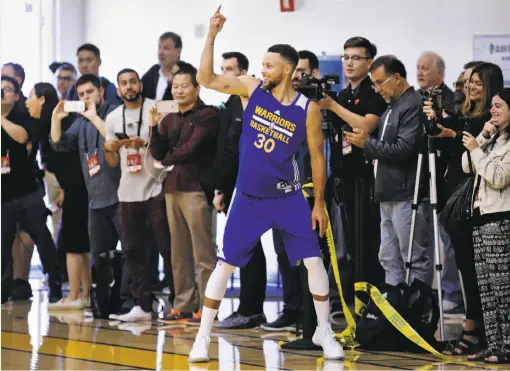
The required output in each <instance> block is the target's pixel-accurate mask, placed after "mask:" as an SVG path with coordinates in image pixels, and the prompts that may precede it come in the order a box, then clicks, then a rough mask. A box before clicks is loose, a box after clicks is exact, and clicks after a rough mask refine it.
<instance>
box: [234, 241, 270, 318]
mask: <svg viewBox="0 0 510 371" xmlns="http://www.w3.org/2000/svg"><path fill="white" fill-rule="evenodd" d="M240 271H241V272H240V275H241V292H240V294H239V308H237V312H238V313H239V314H240V315H242V316H245V317H249V316H253V315H255V314H259V313H262V312H263V306H264V300H265V298H266V283H267V269H266V255H265V254H264V250H263V249H262V243H261V242H260V240H259V242H258V243H257V245H256V246H255V249H254V250H253V255H252V257H251V259H250V260H249V261H248V264H246V267H244V268H241V270H240Z"/></svg>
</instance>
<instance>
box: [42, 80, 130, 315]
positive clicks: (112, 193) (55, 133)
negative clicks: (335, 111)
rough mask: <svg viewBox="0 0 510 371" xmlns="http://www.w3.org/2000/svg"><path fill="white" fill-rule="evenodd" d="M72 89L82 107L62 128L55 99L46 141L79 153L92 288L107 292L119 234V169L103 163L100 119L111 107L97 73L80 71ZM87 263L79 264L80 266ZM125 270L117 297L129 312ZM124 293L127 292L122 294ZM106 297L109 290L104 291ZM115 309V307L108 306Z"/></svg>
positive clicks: (61, 106) (60, 111) (63, 114)
mask: <svg viewBox="0 0 510 371" xmlns="http://www.w3.org/2000/svg"><path fill="white" fill-rule="evenodd" d="M76 91H77V94H78V97H79V99H80V101H82V102H84V103H85V106H86V110H85V111H84V112H78V113H79V116H78V118H77V119H76V120H75V121H74V122H73V124H72V125H71V127H70V128H69V129H68V130H67V131H65V132H62V120H63V119H64V118H65V117H67V116H69V112H66V110H65V109H64V106H65V101H61V102H59V104H58V105H57V106H56V107H55V110H54V111H53V116H52V118H51V131H50V139H51V140H50V143H51V145H52V147H53V149H54V150H55V151H61V152H66V151H73V150H78V151H79V153H80V162H81V168H82V172H83V177H84V179H85V185H86V187H87V192H88V196H89V220H88V229H89V238H90V249H91V251H92V256H93V258H94V264H95V267H96V283H97V286H96V292H109V284H110V283H111V282H112V277H111V275H110V264H109V259H108V253H109V252H110V251H115V250H116V248H117V244H118V243H119V239H120V238H121V236H122V231H121V227H120V219H119V199H118V198H117V189H118V188H119V180H120V170H119V169H113V168H110V167H109V166H107V164H106V161H105V153H104V150H103V146H104V135H105V134H104V132H105V124H104V121H103V120H104V119H105V118H106V116H107V114H108V113H109V112H111V111H112V109H113V107H112V106H111V105H110V104H109V103H108V102H105V100H104V98H103V94H104V88H103V86H102V85H101V80H100V79H99V77H97V76H96V75H93V74H86V75H82V76H81V77H80V78H79V79H78V81H76ZM86 268H87V267H85V266H83V269H86ZM128 273H129V272H128V270H127V269H124V271H123V274H124V277H123V279H122V285H121V286H122V287H121V297H122V299H123V306H125V308H123V309H121V310H126V311H127V312H129V310H130V309H131V306H132V303H131V300H130V299H131V298H130V297H129V296H130V295H129V288H128V287H127V284H128V282H129V279H128V276H126V275H127V274H128ZM123 293H128V295H129V296H127V295H126V296H124V294H123ZM107 296H108V297H109V294H108V295H107ZM111 310H112V311H117V310H118V308H111Z"/></svg>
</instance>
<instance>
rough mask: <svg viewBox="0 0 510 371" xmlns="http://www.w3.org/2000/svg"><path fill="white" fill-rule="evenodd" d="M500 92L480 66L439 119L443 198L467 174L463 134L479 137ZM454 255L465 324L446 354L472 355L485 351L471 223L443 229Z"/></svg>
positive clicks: (496, 77) (495, 72) (495, 73)
mask: <svg viewBox="0 0 510 371" xmlns="http://www.w3.org/2000/svg"><path fill="white" fill-rule="evenodd" d="M501 88H503V73H502V72H501V69H500V68H499V67H498V66H497V65H495V64H492V63H481V64H478V65H477V66H475V67H474V68H473V70H472V72H471V75H470V79H469V82H468V85H467V89H466V99H465V100H464V103H463V104H462V106H461V107H460V110H459V112H457V114H456V115H454V116H452V117H447V118H438V121H439V122H440V125H438V126H439V128H440V129H441V133H440V134H439V135H437V136H436V137H438V138H444V139H442V140H439V141H437V145H438V148H439V149H440V150H441V156H445V158H447V159H448V167H447V171H446V176H445V189H444V196H445V199H448V198H449V197H450V196H451V195H452V194H453V192H454V191H455V190H456V189H457V187H459V186H460V185H461V184H463V183H464V181H465V179H466V177H467V176H468V175H467V174H465V173H464V171H463V169H462V154H463V153H464V151H465V148H464V146H463V143H462V137H463V132H464V131H466V132H469V133H471V134H472V135H473V136H475V137H476V136H477V135H478V134H480V133H481V131H482V128H483V127H484V124H485V123H486V122H487V121H488V120H489V119H490V117H491V114H490V112H489V111H490V107H491V100H492V97H493V96H494V95H495V94H496V93H497V92H498V91H499V90H500V89H501ZM424 112H425V113H426V114H427V116H428V117H429V118H432V119H435V118H436V117H435V112H434V111H433V110H432V108H431V106H430V104H426V105H425V107H424ZM444 227H445V229H446V231H447V232H448V234H449V236H450V240H451V242H452V246H453V249H454V251H455V261H456V263H457V267H458V268H459V270H460V272H461V273H462V282H463V284H464V291H465V294H466V308H465V309H466V321H465V322H464V328H463V331H462V335H461V337H460V338H459V339H458V340H456V341H454V342H452V343H451V344H450V345H449V347H448V349H447V350H446V351H445V353H446V354H451V355H472V354H476V353H479V352H481V351H482V350H483V349H484V334H485V332H484V328H483V316H482V305H481V302H480V293H479V290H478V285H477V283H476V271H475V262H474V250H473V239H472V230H473V226H472V224H471V222H459V223H456V224H455V225H453V223H452V224H451V225H449V226H448V225H445V226H444Z"/></svg>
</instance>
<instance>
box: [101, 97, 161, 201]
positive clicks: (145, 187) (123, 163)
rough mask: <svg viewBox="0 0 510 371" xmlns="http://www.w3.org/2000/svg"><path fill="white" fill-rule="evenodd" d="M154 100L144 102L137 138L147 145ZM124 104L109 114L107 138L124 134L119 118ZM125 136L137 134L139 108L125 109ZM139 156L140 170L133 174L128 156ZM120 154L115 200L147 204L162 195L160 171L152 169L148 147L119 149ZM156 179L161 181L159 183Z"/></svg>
mask: <svg viewBox="0 0 510 371" xmlns="http://www.w3.org/2000/svg"><path fill="white" fill-rule="evenodd" d="M154 103H155V101H154V100H152V99H148V98H146V99H145V100H144V103H143V113H142V123H141V127H140V138H142V139H144V140H145V141H146V142H147V143H150V140H149V123H150V110H151V108H152V106H153V105H154ZM123 109H124V105H121V106H119V107H117V108H116V109H115V110H113V111H112V112H110V114H109V115H108V116H107V117H106V121H105V126H106V139H107V140H108V139H117V136H116V135H115V133H123V132H124V128H123V127H124V125H123V118H122V111H123ZM125 117H126V134H127V135H137V134H138V125H139V124H138V121H139V119H140V108H136V109H126V113H125ZM136 153H139V154H140V156H141V158H142V170H141V171H140V172H138V173H132V172H129V171H128V168H127V157H128V156H129V155H132V154H136ZM119 155H120V169H121V173H122V175H121V178H120V185H119V190H118V197H119V201H120V202H140V201H146V200H148V199H150V198H152V197H156V196H157V195H159V194H160V193H161V190H162V180H163V179H164V177H163V175H161V172H162V170H161V169H156V168H154V158H153V157H152V155H151V152H150V151H149V150H148V149H147V147H145V148H144V147H142V148H140V149H139V150H138V151H137V150H136V149H133V148H126V147H122V148H121V149H120V150H119ZM158 179H161V181H159V180H158Z"/></svg>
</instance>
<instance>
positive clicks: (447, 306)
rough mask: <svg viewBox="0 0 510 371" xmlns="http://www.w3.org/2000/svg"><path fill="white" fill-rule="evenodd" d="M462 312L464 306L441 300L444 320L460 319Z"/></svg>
mask: <svg viewBox="0 0 510 371" xmlns="http://www.w3.org/2000/svg"><path fill="white" fill-rule="evenodd" d="M464 312H465V311H464V305H462V304H458V303H455V302H454V301H450V300H447V299H444V300H443V314H444V316H445V317H446V318H457V317H462V316H463V315H464V314H465V313H464Z"/></svg>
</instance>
